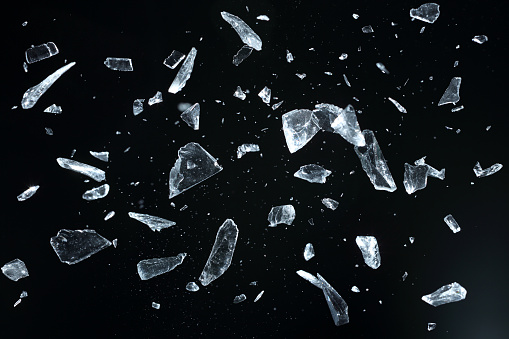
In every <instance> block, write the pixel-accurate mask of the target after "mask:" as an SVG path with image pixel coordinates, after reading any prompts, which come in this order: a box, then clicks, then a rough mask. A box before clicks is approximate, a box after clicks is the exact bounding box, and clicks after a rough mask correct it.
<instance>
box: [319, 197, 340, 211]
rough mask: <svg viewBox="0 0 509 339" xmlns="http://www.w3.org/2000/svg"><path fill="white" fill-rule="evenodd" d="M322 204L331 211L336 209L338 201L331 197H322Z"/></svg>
mask: <svg viewBox="0 0 509 339" xmlns="http://www.w3.org/2000/svg"><path fill="white" fill-rule="evenodd" d="M322 204H323V205H324V206H325V207H327V208H329V209H331V210H333V211H334V210H336V208H338V206H339V202H337V201H336V200H334V199H331V198H323V199H322Z"/></svg>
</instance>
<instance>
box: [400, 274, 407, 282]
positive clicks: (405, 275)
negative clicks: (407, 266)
mask: <svg viewBox="0 0 509 339" xmlns="http://www.w3.org/2000/svg"><path fill="white" fill-rule="evenodd" d="M407 277H408V273H407V272H405V273H403V276H402V277H401V280H403V281H405V280H406V278H407Z"/></svg>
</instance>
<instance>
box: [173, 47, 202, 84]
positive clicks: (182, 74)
mask: <svg viewBox="0 0 509 339" xmlns="http://www.w3.org/2000/svg"><path fill="white" fill-rule="evenodd" d="M197 52H198V51H197V50H196V48H194V47H192V48H191V51H189V54H187V57H186V59H185V60H184V62H183V63H182V66H180V69H179V71H178V73H177V75H176V76H175V79H173V82H172V83H171V85H170V88H168V92H170V93H173V94H175V93H177V92H179V91H180V90H181V89H182V88H184V86H185V85H186V83H187V80H189V78H191V73H192V72H193V67H194V59H195V58H196V53H197Z"/></svg>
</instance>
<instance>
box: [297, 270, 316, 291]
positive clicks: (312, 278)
mask: <svg viewBox="0 0 509 339" xmlns="http://www.w3.org/2000/svg"><path fill="white" fill-rule="evenodd" d="M297 274H298V275H299V276H300V277H301V278H303V279H305V280H307V281H309V282H310V283H312V284H313V285H315V286H316V287H318V288H322V282H321V281H320V280H319V279H318V278H317V277H315V276H314V275H312V274H311V273H308V272H306V271H303V270H298V271H297Z"/></svg>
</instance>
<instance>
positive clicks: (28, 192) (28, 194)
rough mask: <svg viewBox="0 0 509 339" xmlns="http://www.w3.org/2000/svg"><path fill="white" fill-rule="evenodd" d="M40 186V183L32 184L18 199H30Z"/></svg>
mask: <svg viewBox="0 0 509 339" xmlns="http://www.w3.org/2000/svg"><path fill="white" fill-rule="evenodd" d="M39 187H40V186H39V185H35V186H30V187H29V188H28V189H27V190H25V191H24V192H23V193H21V194H20V195H18V197H17V199H18V201H25V200H27V199H30V198H31V197H32V196H33V195H34V194H35V192H37V190H38V189H39Z"/></svg>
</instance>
